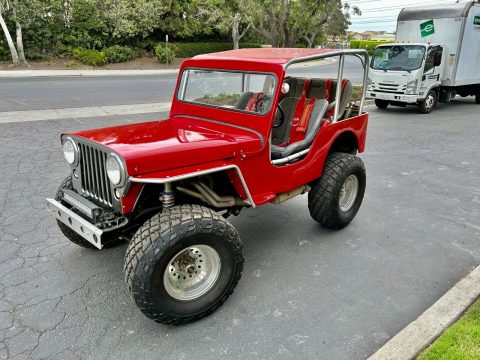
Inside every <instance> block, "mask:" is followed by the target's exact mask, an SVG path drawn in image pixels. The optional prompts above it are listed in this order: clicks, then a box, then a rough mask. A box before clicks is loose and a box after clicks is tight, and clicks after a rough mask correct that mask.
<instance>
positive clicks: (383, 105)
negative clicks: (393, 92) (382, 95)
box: [375, 99, 390, 109]
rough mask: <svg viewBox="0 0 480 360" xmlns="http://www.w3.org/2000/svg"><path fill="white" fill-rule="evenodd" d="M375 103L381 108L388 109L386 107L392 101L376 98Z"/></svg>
mask: <svg viewBox="0 0 480 360" xmlns="http://www.w3.org/2000/svg"><path fill="white" fill-rule="evenodd" d="M375 105H376V106H377V107H378V108H379V109H386V108H387V107H388V105H390V101H388V100H380V99H376V100H375Z"/></svg>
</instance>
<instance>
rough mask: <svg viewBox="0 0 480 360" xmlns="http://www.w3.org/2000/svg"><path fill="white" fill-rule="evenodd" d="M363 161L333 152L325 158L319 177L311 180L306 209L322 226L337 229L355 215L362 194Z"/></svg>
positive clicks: (364, 178) (364, 180) (361, 199)
mask: <svg viewBox="0 0 480 360" xmlns="http://www.w3.org/2000/svg"><path fill="white" fill-rule="evenodd" d="M365 186H366V174H365V166H364V164H363V161H362V160H361V159H360V158H358V157H356V156H354V155H351V154H344V153H333V154H330V155H329V156H328V158H327V160H326V161H325V166H324V169H323V174H322V177H321V178H320V179H318V180H316V181H314V182H313V183H312V184H311V190H310V192H309V193H308V209H309V210H310V215H311V216H312V218H313V219H314V220H315V221H317V222H318V223H320V224H321V225H322V226H324V227H327V228H330V229H341V228H344V227H345V226H347V225H348V224H349V223H350V222H351V221H352V220H353V218H354V217H355V215H356V214H357V212H358V210H359V209H360V206H361V205H362V201H363V195H364V194H365Z"/></svg>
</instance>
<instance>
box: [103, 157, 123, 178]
mask: <svg viewBox="0 0 480 360" xmlns="http://www.w3.org/2000/svg"><path fill="white" fill-rule="evenodd" d="M106 168H107V176H108V179H109V180H110V182H111V183H112V184H113V185H114V186H120V185H123V183H124V180H125V169H124V168H123V163H122V161H121V160H120V158H119V157H118V156H117V155H116V154H110V155H108V158H107V163H106Z"/></svg>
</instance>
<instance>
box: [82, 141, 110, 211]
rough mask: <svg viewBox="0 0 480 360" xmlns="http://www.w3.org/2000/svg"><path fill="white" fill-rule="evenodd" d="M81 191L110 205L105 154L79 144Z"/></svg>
mask: <svg viewBox="0 0 480 360" xmlns="http://www.w3.org/2000/svg"><path fill="white" fill-rule="evenodd" d="M79 147H80V166H81V169H82V191H83V192H84V193H85V194H86V195H87V196H89V197H91V198H93V199H95V200H98V201H100V202H101V203H103V204H105V205H108V206H112V193H111V191H110V182H109V180H108V177H107V171H106V168H105V163H106V161H107V154H106V153H105V152H103V151H101V150H98V149H96V148H94V147H92V146H89V145H86V144H82V143H80V144H79Z"/></svg>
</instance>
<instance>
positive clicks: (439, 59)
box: [435, 50, 442, 67]
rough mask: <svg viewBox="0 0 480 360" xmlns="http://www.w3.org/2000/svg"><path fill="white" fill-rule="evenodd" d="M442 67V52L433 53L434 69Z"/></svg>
mask: <svg viewBox="0 0 480 360" xmlns="http://www.w3.org/2000/svg"><path fill="white" fill-rule="evenodd" d="M440 65H442V51H441V50H439V51H436V52H435V67H437V66H440Z"/></svg>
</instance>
